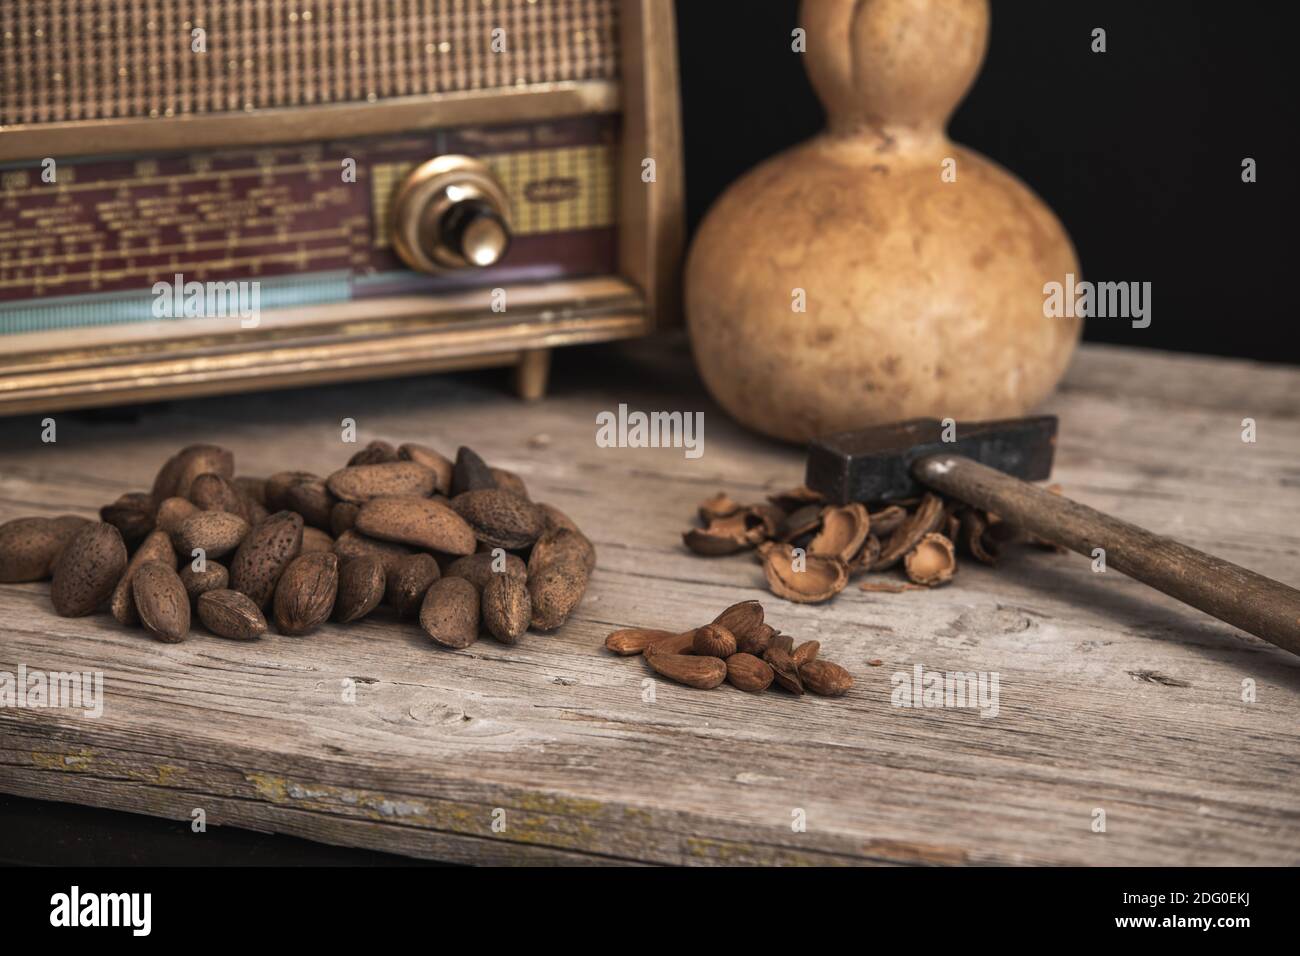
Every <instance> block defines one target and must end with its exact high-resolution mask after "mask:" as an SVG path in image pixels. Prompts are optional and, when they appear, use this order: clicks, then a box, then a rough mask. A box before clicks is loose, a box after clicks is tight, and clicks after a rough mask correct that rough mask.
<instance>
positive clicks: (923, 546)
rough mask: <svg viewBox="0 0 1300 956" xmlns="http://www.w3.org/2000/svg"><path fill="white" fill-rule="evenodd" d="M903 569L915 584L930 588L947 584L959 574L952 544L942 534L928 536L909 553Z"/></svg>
mask: <svg viewBox="0 0 1300 956" xmlns="http://www.w3.org/2000/svg"><path fill="white" fill-rule="evenodd" d="M903 568H904V570H906V571H907V576H908V578H909V579H910V580H911V581H912V582H913V583H914V584H923V585H925V586H926V587H929V588H933V587H938V586H939V585H941V584H947V583H948V582H949V581H951V580H952V576H953V575H954V574H955V573H956V572H957V556H956V553H955V552H954V550H953V546H952V542H951V541H950V540H949V539H948V538H946V537H944V536H943V535H941V534H934V533H931V534H927V535H926V536H925V537H924V538H922V539H921V540H920V541H919V542H917V545H916V547H915V548H913V549H912V550H911V551H909V552H908V553H907V557H905V558H904V559H903Z"/></svg>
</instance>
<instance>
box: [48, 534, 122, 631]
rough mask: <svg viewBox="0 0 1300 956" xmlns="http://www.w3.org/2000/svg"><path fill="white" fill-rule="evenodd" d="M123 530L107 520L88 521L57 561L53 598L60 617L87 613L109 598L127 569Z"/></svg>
mask: <svg viewBox="0 0 1300 956" xmlns="http://www.w3.org/2000/svg"><path fill="white" fill-rule="evenodd" d="M126 563H127V558H126V545H125V544H124V543H123V541H122V533H121V532H120V531H118V530H117V528H115V527H113V526H112V525H111V524H107V523H105V522H93V523H91V524H87V525H86V526H84V527H83V528H82V529H81V530H80V531H78V532H77V533H76V534H74V535H73V536H72V538H71V539H70V540H69V541H68V543H67V545H66V546H65V547H64V548H63V549H62V550H61V551H60V552H59V556H58V558H57V559H56V560H55V562H54V579H53V581H52V582H51V583H50V600H51V601H52V602H53V604H54V610H55V612H56V613H57V614H59V615H60V616H61V617H84V616H85V615H87V614H90V613H91V612H92V611H94V610H95V609H96V608H98V607H99V606H100V605H101V604H103V603H104V602H105V601H107V600H108V598H109V595H111V594H112V593H113V588H115V587H116V586H117V582H118V581H119V580H121V577H122V573H123V572H124V571H126Z"/></svg>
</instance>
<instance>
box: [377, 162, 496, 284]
mask: <svg viewBox="0 0 1300 956" xmlns="http://www.w3.org/2000/svg"><path fill="white" fill-rule="evenodd" d="M391 218H392V226H391V229H390V236H389V238H390V239H391V240H392V243H393V247H394V248H395V249H396V250H397V254H398V255H399V256H401V257H402V261H403V262H405V263H406V264H407V265H408V266H410V267H411V268H412V269H415V270H417V271H419V272H432V273H445V272H457V271H462V270H468V269H482V268H486V267H488V266H492V265H496V263H498V262H500V261H501V259H502V258H503V257H504V256H505V254H506V251H507V250H508V249H509V248H510V204H509V199H508V197H507V196H506V192H505V189H504V188H503V187H502V186H501V183H500V181H499V180H498V179H497V178H496V177H495V176H494V175H493V174H492V172H491V170H489V169H488V168H487V166H486V165H484V164H483V163H482V162H480V161H479V160H477V159H473V158H472V157H469V156H439V157H438V158H437V159H431V160H429V161H428V162H427V163H424V164H422V165H420V166H418V167H416V168H415V169H414V170H412V171H411V172H410V173H409V174H408V175H407V177H406V179H405V180H404V181H403V182H402V185H401V186H400V187H399V188H398V190H397V194H396V196H395V197H394V199H393V215H392V217H391Z"/></svg>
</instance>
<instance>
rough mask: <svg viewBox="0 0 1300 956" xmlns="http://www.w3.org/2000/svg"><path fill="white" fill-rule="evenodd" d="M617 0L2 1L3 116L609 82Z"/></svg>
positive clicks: (203, 109) (44, 118)
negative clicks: (576, 81)
mask: <svg viewBox="0 0 1300 956" xmlns="http://www.w3.org/2000/svg"><path fill="white" fill-rule="evenodd" d="M617 8H618V0H0V64H2V65H0V125H15V124H40V123H57V122H68V121H75V120H96V119H121V118H133V119H143V118H166V117H172V116H186V115H197V114H208V113H228V112H232V111H246V110H256V109H267V108H272V107H288V106H312V105H320V104H325V103H347V102H379V101H382V100H385V99H390V98H393V97H401V96H415V95H421V94H430V93H448V92H459V91H469V90H493V89H503V88H510V87H517V86H528V85H532V84H537V83H550V82H558V81H565V80H602V79H603V80H612V79H615V78H616V77H617V76H618V70H619V62H618V59H619V57H618V13H617ZM498 31H499V32H498ZM494 47H495V48H494ZM341 132H343V131H341Z"/></svg>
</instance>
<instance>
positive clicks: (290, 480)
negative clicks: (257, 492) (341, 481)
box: [262, 471, 321, 514]
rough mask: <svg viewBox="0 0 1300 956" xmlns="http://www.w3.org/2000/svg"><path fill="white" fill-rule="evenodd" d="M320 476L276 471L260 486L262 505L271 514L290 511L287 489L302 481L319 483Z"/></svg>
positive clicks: (307, 472) (299, 472)
mask: <svg viewBox="0 0 1300 956" xmlns="http://www.w3.org/2000/svg"><path fill="white" fill-rule="evenodd" d="M319 480H321V479H320V475H316V474H313V473H312V472H310V471H277V472H276V473H275V474H274V475H272V476H271V477H270V478H268V479H266V484H265V485H263V486H262V496H263V500H262V503H263V504H264V505H266V507H267V509H268V510H269V511H271V512H272V513H273V514H274V513H275V512H277V511H292V510H293V509H292V508H290V507H289V489H290V488H292V487H293V486H294V485H300V484H302V483H303V482H304V481H319Z"/></svg>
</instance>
